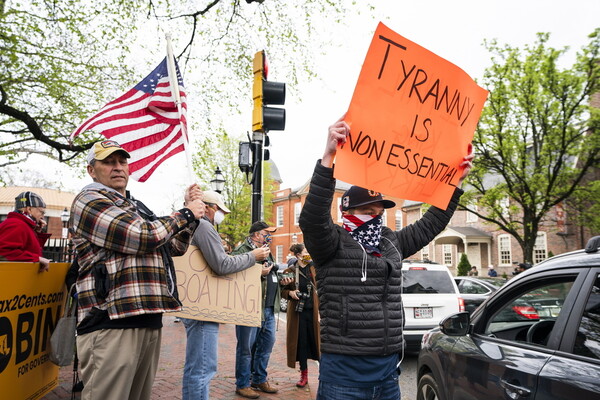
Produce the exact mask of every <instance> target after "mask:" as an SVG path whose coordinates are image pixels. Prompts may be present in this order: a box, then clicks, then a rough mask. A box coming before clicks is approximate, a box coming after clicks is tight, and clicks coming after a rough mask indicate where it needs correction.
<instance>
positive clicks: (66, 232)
mask: <svg viewBox="0 0 600 400" xmlns="http://www.w3.org/2000/svg"><path fill="white" fill-rule="evenodd" d="M60 220H61V221H62V225H63V229H62V238H63V239H66V238H67V237H68V236H69V229H68V228H67V223H68V222H69V211H68V210H67V207H65V209H64V210H63V212H62V213H60Z"/></svg>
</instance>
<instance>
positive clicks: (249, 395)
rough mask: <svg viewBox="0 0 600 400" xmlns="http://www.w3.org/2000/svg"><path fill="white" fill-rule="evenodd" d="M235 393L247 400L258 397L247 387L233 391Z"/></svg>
mask: <svg viewBox="0 0 600 400" xmlns="http://www.w3.org/2000/svg"><path fill="white" fill-rule="evenodd" d="M235 393H236V394H238V395H240V396H242V397H245V398H247V399H258V398H259V397H260V395H259V394H258V393H256V392H255V391H254V390H252V389H251V388H249V387H246V388H241V389H239V388H238V389H235Z"/></svg>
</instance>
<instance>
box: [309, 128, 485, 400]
mask: <svg viewBox="0 0 600 400" xmlns="http://www.w3.org/2000/svg"><path fill="white" fill-rule="evenodd" d="M349 136H350V127H349V126H348V124H347V123H346V122H345V121H344V120H343V119H340V120H338V121H337V122H336V123H335V124H333V125H332V126H330V127H329V134H328V137H327V145H326V147H325V153H324V155H323V158H322V159H321V160H320V161H319V162H317V165H316V167H315V172H314V174H313V177H312V180H311V184H310V190H309V193H308V196H307V197H306V202H305V203H304V207H303V208H302V212H301V214H300V228H301V229H302V232H303V234H304V241H305V245H306V248H307V250H308V251H309V252H310V254H311V255H312V256H313V260H314V261H315V266H316V270H317V287H318V288H319V303H320V306H319V312H320V315H321V362H320V367H319V391H318V394H317V399H318V400H338V399H341V398H344V399H346V398H348V399H349V398H352V399H371V398H375V397H373V396H375V395H376V394H377V393H378V395H377V396H378V397H377V398H379V399H382V400H383V399H386V400H392V399H394V400H395V399H400V389H399V386H398V366H399V364H400V361H401V357H400V354H401V353H402V351H403V347H404V346H403V344H404V339H403V335H402V327H403V320H404V315H403V311H402V272H401V271H402V260H403V259H404V258H407V257H410V256H411V255H413V254H415V253H416V252H417V251H419V250H421V248H423V247H424V246H425V245H426V244H427V243H429V242H431V241H432V240H433V239H434V238H435V237H436V236H437V235H438V234H439V233H440V232H442V231H443V230H444V228H445V227H446V225H447V224H448V223H449V222H450V218H452V215H453V214H454V210H455V209H456V206H457V205H458V199H459V198H460V196H461V195H462V193H463V192H462V190H461V189H459V188H455V191H454V194H453V196H452V199H451V200H450V204H449V206H448V208H447V209H446V210H442V209H439V208H437V207H430V208H429V210H428V211H427V212H426V213H425V214H424V215H423V217H422V218H421V219H420V220H419V221H417V222H415V223H414V224H412V225H410V226H407V227H405V228H404V229H401V230H399V231H396V232H394V231H392V230H391V229H389V228H388V227H385V226H383V224H382V223H381V217H382V215H383V212H384V209H385V208H389V207H391V206H393V203H392V202H390V201H389V200H384V199H383V197H382V196H381V194H380V193H378V192H375V191H372V190H367V189H364V188H361V187H358V186H352V187H351V188H350V189H348V191H347V192H346V193H344V196H343V197H342V215H343V220H344V226H343V227H341V226H339V225H336V224H335V223H334V222H333V220H332V218H331V203H332V201H333V194H334V189H335V179H334V177H333V169H334V168H333V167H334V164H333V161H334V158H335V155H336V152H337V148H338V146H339V145H343V144H345V143H346V142H347V140H348V137H349ZM472 159H473V154H472V153H471V154H469V155H467V156H466V157H465V158H464V160H463V162H462V163H461V164H460V168H461V169H462V173H461V176H460V177H459V181H458V185H460V184H461V183H462V181H463V180H464V179H465V178H466V176H467V175H468V173H469V171H470V169H471V166H472V165H471V160H472ZM390 203H392V204H391V205H390ZM357 221H360V222H357ZM366 315H368V318H365V316H366ZM350 394H351V395H352V397H344V396H347V395H350Z"/></svg>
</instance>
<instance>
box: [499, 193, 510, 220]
mask: <svg viewBox="0 0 600 400" xmlns="http://www.w3.org/2000/svg"><path fill="white" fill-rule="evenodd" d="M498 205H499V206H500V212H501V213H502V216H503V217H505V218H508V216H509V210H510V199H509V198H508V196H507V197H504V198H502V199H500V200H499V204H498Z"/></svg>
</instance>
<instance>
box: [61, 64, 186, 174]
mask: <svg viewBox="0 0 600 400" xmlns="http://www.w3.org/2000/svg"><path fill="white" fill-rule="evenodd" d="M175 70H176V71H177V82H178V84H179V93H180V98H181V115H180V113H179V111H178V109H177V104H176V101H175V98H174V96H173V93H172V91H171V82H170V80H169V73H168V68H167V58H166V57H165V59H164V60H163V61H162V62H161V63H160V64H159V65H158V67H156V68H155V69H154V71H152V72H151V73H150V74H149V75H148V76H147V77H145V78H144V79H143V80H142V81H141V82H140V83H138V84H137V85H135V87H133V88H132V89H131V90H129V91H128V92H127V93H125V94H124V95H122V96H121V97H119V98H118V99H116V100H113V101H111V102H110V103H108V104H107V105H105V106H104V107H103V108H102V109H101V110H100V111H99V112H98V113H97V114H96V115H94V116H92V117H90V118H88V119H87V120H85V121H84V122H83V123H82V124H81V126H79V128H77V129H76V130H75V131H74V132H73V133H72V134H71V139H73V138H74V137H75V136H77V135H79V134H80V133H82V132H85V131H88V130H92V131H94V132H98V133H100V134H102V135H103V136H105V137H107V138H109V139H112V140H115V141H117V142H118V143H119V144H120V145H121V146H122V147H123V148H124V149H125V150H127V151H128V152H129V154H130V155H131V158H130V159H129V173H130V176H131V177H132V178H133V179H135V180H137V181H139V182H145V181H146V180H147V179H148V178H149V177H150V175H152V173H153V172H154V170H156V168H157V167H158V166H159V165H160V164H162V162H163V161H165V160H166V159H168V158H169V157H171V156H172V155H174V154H177V153H179V152H181V151H184V150H185V143H184V141H185V142H187V140H188V139H187V120H186V114H187V103H186V96H185V89H184V87H183V79H182V78H181V74H180V73H179V67H178V66H177V63H175Z"/></svg>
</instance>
